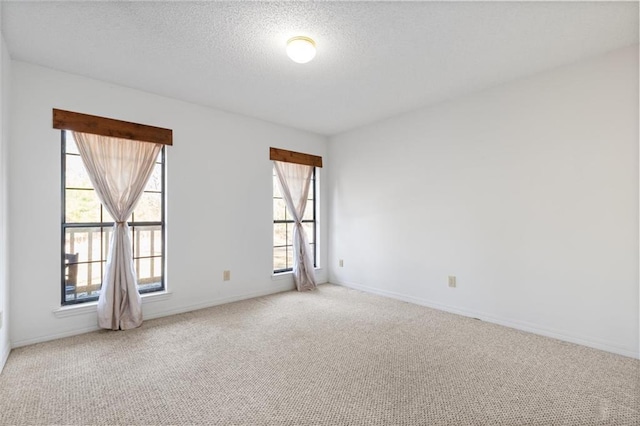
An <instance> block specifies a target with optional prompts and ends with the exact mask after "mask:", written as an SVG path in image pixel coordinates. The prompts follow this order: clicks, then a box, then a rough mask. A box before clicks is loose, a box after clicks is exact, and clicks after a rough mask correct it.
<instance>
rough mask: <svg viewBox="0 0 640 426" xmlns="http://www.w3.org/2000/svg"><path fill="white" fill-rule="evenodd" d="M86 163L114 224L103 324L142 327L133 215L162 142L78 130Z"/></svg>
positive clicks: (100, 318)
mask: <svg viewBox="0 0 640 426" xmlns="http://www.w3.org/2000/svg"><path fill="white" fill-rule="evenodd" d="M73 137H74V139H75V141H76V145H77V146H78V151H79V152H80V156H81V157H82V161H83V163H84V165H85V167H86V169H87V172H88V173H89V178H90V179H91V183H92V184H93V187H94V189H95V191H96V193H97V194H98V197H99V198H100V201H101V202H102V205H103V206H104V208H105V209H106V210H107V211H108V212H109V214H110V215H111V217H112V218H113V220H114V222H115V223H114V225H113V232H112V234H111V247H110V249H109V254H108V256H107V265H106V271H105V274H104V277H103V279H102V288H101V290H100V297H99V299H98V325H99V326H100V327H101V328H106V329H112V330H118V329H120V330H128V329H131V328H136V327H139V326H140V325H142V299H141V298H140V294H139V293H138V282H137V278H136V273H135V269H134V266H133V255H132V252H131V234H130V232H129V225H128V224H127V218H129V216H131V213H132V212H133V209H134V208H135V206H136V204H137V202H138V200H139V199H140V196H141V195H142V193H143V191H144V188H145V186H146V185H147V181H148V180H149V177H150V176H151V174H152V172H153V168H154V164H155V161H156V158H157V157H158V153H159V152H160V150H161V149H162V145H161V144H155V143H150V142H140V141H133V140H128V139H119V138H112V137H107V136H99V135H93V134H88V133H79V132H73Z"/></svg>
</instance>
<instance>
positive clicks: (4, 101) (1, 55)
mask: <svg viewBox="0 0 640 426" xmlns="http://www.w3.org/2000/svg"><path fill="white" fill-rule="evenodd" d="M0 20H1V18H0ZM10 65H11V59H10V58H9V51H8V50H7V46H6V45H5V42H4V37H2V36H1V35H0V312H1V313H0V316H1V317H2V318H0V320H1V321H2V325H1V326H0V372H2V368H3V367H4V363H5V361H6V360H7V357H8V356H9V351H11V343H10V340H9V251H8V249H9V244H8V235H7V229H8V228H7V223H8V222H7V221H8V218H7V212H8V210H9V209H8V203H7V186H8V185H7V181H8V170H7V152H8V150H7V145H8V141H9V132H8V129H9V120H8V119H7V117H8V105H9V104H8V101H9V73H10V70H9V68H10Z"/></svg>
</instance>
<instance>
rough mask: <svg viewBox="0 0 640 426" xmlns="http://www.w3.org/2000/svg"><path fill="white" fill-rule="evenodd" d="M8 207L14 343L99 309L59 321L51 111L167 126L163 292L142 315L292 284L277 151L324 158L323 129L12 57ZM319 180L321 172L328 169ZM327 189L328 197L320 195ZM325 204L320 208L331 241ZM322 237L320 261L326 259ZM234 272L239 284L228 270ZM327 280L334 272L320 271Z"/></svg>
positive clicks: (82, 324)
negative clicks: (276, 253)
mask: <svg viewBox="0 0 640 426" xmlns="http://www.w3.org/2000/svg"><path fill="white" fill-rule="evenodd" d="M12 84H13V87H12V93H11V95H12V99H11V102H12V105H11V120H12V126H11V129H10V131H11V145H10V147H11V149H10V154H9V155H10V161H11V168H10V182H9V184H10V193H9V194H10V214H11V217H12V223H11V240H10V249H11V256H12V269H11V280H12V281H11V282H12V287H11V308H12V309H11V323H12V327H11V340H12V344H13V346H20V345H24V344H28V343H32V342H37V341H42V340H47V339H51V338H55V337H60V336H64V335H70V334H74V333H79V332H83V331H87V330H92V329H95V327H96V314H95V311H93V312H88V313H86V314H83V315H75V316H69V317H62V318H59V317H58V316H56V315H54V313H53V311H54V310H56V309H57V308H59V306H60V301H59V298H60V288H59V286H60V270H59V268H60V266H59V265H60V238H61V237H60V210H61V209H60V131H57V130H54V129H53V128H52V113H51V110H52V108H61V109H67V110H71V111H78V112H83V113H87V114H93V115H101V116H106V117H113V118H118V119H122V120H127V121H133V122H138V123H144V124H150V125H155V126H159V127H166V128H171V129H173V131H174V146H173V147H170V148H168V151H167V176H168V181H167V287H168V290H169V291H170V292H171V293H172V294H171V296H170V297H169V298H168V299H166V300H161V301H155V302H153V303H145V304H144V315H145V318H152V317H157V316H163V315H168V314H171V313H176V312H181V311H186V310H192V309H196V308H200V307H205V306H210V305H214V304H218V303H223V302H226V301H230V300H236V299H241V298H248V297H252V296H257V295H262V294H268V293H273V292H277V291H283V290H288V289H292V288H293V283H292V280H291V276H290V275H288V276H286V277H285V279H272V276H271V273H272V182H271V179H272V177H271V176H272V163H271V162H270V161H269V147H270V146H275V147H281V148H285V149H292V150H295V151H303V152H307V153H310V154H316V155H321V156H326V149H327V140H326V138H325V137H322V136H318V135H314V134H310V133H305V132H302V131H298V130H293V129H289V128H286V127H282V126H277V125H273V124H269V123H266V122H263V121H259V120H255V119H250V118H246V117H242V116H239V115H234V114H229V113H225V112H221V111H217V110H213V109H210V108H205V107H201V106H197V105H193V104H188V103H184V102H180V101H176V100H172V99H168V98H163V97H160V96H156V95H152V94H149V93H144V92H140V91H136V90H132V89H128V88H124V87H119V86H115V85H111V84H107V83H103V82H98V81H95V80H90V79H86V78H82V77H79V76H75V75H70V74H66V73H61V72H56V71H53V70H50V69H46V68H42V67H38V66H34V65H30V64H26V63H21V62H13V64H12ZM320 179H321V180H322V173H320ZM325 188H326V185H322V182H321V191H320V198H321V199H324V198H325V197H324V196H323V195H324V192H325ZM325 217H326V206H324V205H323V206H322V208H321V211H320V227H321V229H322V230H323V232H322V235H321V242H322V241H326V226H324V223H323V218H325ZM326 247H327V245H326V244H321V252H320V258H321V260H322V261H323V260H324V259H326V258H327V256H326ZM223 270H231V281H229V282H223V281H222V271H223ZM317 276H318V280H319V282H324V281H326V277H327V273H326V268H325V269H322V270H320V271H318V273H317Z"/></svg>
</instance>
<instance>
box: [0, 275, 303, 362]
mask: <svg viewBox="0 0 640 426" xmlns="http://www.w3.org/2000/svg"><path fill="white" fill-rule="evenodd" d="M290 290H293V287H292V285H291V284H290V283H285V284H281V285H278V286H273V287H269V288H267V289H264V290H260V291H254V292H250V293H242V294H238V295H235V296H230V297H223V298H219V299H213V300H208V301H206V302H202V303H196V304H192V305H185V306H180V307H176V308H172V309H166V310H163V311H159V312H155V313H153V314H148V315H145V317H144V319H145V320H151V319H155V318H162V317H167V316H170V315H177V314H182V313H185V312H191V311H197V310H198V309H205V308H210V307H212V306H218V305H223V304H225V303H232V302H238V301H240V300H246V299H254V298H256V297H262V296H268V295H270V294H276V293H282V292H284V291H290ZM97 330H100V328H99V327H98V325H97V324H96V325H95V326H91V327H83V328H76V329H72V330H69V331H65V332H63V333H56V334H48V335H45V336H39V337H34V338H30V339H24V340H17V341H14V342H12V344H11V347H12V348H19V347H21V346H27V345H33V344H35V343H42V342H47V341H49V340H56V339H62V338H64V337H70V336H76V335H78V334H84V333H90V332H92V331H97ZM8 356H9V354H8V353H7V357H8ZM3 365H4V364H3Z"/></svg>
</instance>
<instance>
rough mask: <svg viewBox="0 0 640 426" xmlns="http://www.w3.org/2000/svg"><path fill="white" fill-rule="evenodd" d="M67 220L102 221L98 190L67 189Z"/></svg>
mask: <svg viewBox="0 0 640 426" xmlns="http://www.w3.org/2000/svg"><path fill="white" fill-rule="evenodd" d="M105 213H106V212H105ZM65 220H66V221H67V222H68V223H83V222H100V200H99V199H98V195H97V194H96V192H95V191H93V190H91V191H88V190H75V189H67V190H65Z"/></svg>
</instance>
